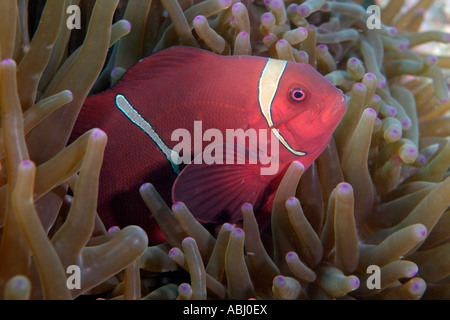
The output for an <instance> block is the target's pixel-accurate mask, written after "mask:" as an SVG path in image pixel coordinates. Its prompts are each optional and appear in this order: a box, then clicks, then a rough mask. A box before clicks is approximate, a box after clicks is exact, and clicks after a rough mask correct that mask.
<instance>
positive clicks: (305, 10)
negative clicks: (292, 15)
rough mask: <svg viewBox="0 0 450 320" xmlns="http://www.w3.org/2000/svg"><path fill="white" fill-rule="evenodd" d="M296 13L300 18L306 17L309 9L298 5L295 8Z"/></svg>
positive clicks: (309, 11)
mask: <svg viewBox="0 0 450 320" xmlns="http://www.w3.org/2000/svg"><path fill="white" fill-rule="evenodd" d="M297 13H298V14H299V15H301V16H302V17H306V16H308V15H309V14H310V13H311V9H310V8H309V7H308V6H307V5H304V4H302V5H299V6H298V8H297Z"/></svg>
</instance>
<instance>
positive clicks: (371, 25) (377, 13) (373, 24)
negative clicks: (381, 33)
mask: <svg viewBox="0 0 450 320" xmlns="http://www.w3.org/2000/svg"><path fill="white" fill-rule="evenodd" d="M366 13H367V14H369V17H368V18H367V20H366V25H367V28H368V29H369V30H372V29H381V9H380V7H379V6H376V5H372V6H368V7H367V10H366Z"/></svg>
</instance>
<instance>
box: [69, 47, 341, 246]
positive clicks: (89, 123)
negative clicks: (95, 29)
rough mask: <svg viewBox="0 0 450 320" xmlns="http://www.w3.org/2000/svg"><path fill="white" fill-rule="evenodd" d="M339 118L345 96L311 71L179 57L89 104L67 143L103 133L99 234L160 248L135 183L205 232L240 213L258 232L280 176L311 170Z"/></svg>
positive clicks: (170, 53)
mask: <svg viewBox="0 0 450 320" xmlns="http://www.w3.org/2000/svg"><path fill="white" fill-rule="evenodd" d="M345 110H346V99H345V96H344V94H343V93H342V91H341V90H339V89H337V88H336V87H334V86H333V85H332V84H331V83H330V82H329V81H328V80H326V79H325V78H324V77H323V76H322V75H321V74H320V73H318V72H317V71H316V70H315V69H314V68H313V67H312V66H310V65H309V64H306V63H294V62H288V61H285V60H278V59H271V58H265V57H257V56H221V55H217V54H214V53H212V52H209V51H205V50H202V49H197V48H191V47H182V46H176V47H171V48H168V49H165V50H162V51H159V52H157V53H154V54H152V55H151V56H149V57H147V58H144V59H143V60H141V61H139V62H138V63H137V64H136V65H134V66H133V67H131V68H130V69H129V70H128V71H127V72H126V73H125V74H124V75H123V77H122V78H121V79H120V80H119V81H118V82H117V83H116V84H115V85H114V86H113V87H111V88H109V89H107V90H106V91H104V92H101V93H99V94H95V95H91V96H89V97H88V98H87V99H86V101H85V103H84V105H83V107H82V108H81V111H80V114H79V116H78V118H77V121H76V123H75V126H74V129H73V132H72V135H71V138H70V141H73V140H75V139H76V138H77V137H79V136H80V135H81V134H83V133H84V132H86V131H87V130H90V129H92V128H100V129H101V130H103V131H104V132H106V134H107V135H108V144H107V146H106V149H105V155H104V161H103V166H102V169H101V173H100V190H99V198H98V211H99V215H100V217H101V218H102V221H103V222H104V224H105V226H106V227H110V226H120V227H124V226H126V225H130V224H134V225H138V226H141V227H142V228H143V229H144V230H146V231H147V233H148V235H149V242H150V243H153V244H157V243H161V242H163V241H165V238H164V235H163V234H162V232H161V231H160V230H159V228H158V226H157V224H156V221H155V220H154V219H153V218H152V216H151V214H149V210H148V208H147V207H146V205H145V203H144V201H143V200H142V198H141V197H140V193H139V188H140V187H141V186H142V185H143V184H144V183H147V182H150V183H152V184H153V185H154V186H155V188H156V190H158V192H159V193H160V194H161V196H162V197H163V199H164V200H165V201H166V202H167V203H168V204H169V205H171V203H172V202H176V201H183V202H184V203H185V204H186V205H187V207H188V208H189V209H190V211H191V212H192V213H193V215H194V216H195V217H196V218H197V220H199V221H200V222H203V223H213V224H219V223H224V222H230V223H236V222H239V221H240V220H241V219H242V218H241V211H240V210H241V206H242V205H243V204H244V203H251V204H252V205H253V207H254V209H255V212H257V218H258V217H259V221H262V223H267V222H268V221H269V220H268V218H267V213H268V212H270V210H271V205H272V202H271V201H273V195H274V193H275V191H276V188H277V186H278V184H279V182H280V177H281V176H282V175H283V174H284V172H285V171H286V169H287V167H288V166H289V164H290V163H291V162H293V161H299V162H301V163H302V164H303V166H304V167H305V169H306V168H308V167H309V166H310V165H311V163H312V162H313V161H314V160H315V159H316V158H317V157H318V156H319V155H320V153H321V152H322V151H323V149H324V148H325V147H326V146H327V144H328V142H329V141H330V139H331V135H332V133H333V131H334V129H335V128H336V127H337V125H338V124H339V122H340V120H341V118H342V117H343V115H344V113H345ZM233 130H234V131H233ZM230 132H231V133H230ZM233 134H234V136H233ZM229 137H231V138H230V139H231V141H230V139H227V138H229ZM255 137H256V139H259V140H255ZM263 151H264V152H263ZM239 154H240V156H239ZM252 155H253V158H252ZM247 158H248V159H247ZM245 159H247V160H245ZM250 159H253V160H254V161H253V162H250ZM220 160H223V161H220ZM232 160H236V161H232ZM239 160H241V161H240V162H239ZM263 160H264V161H263ZM264 168H265V169H266V173H264V171H263V169H264ZM267 208H268V210H267ZM265 209H266V210H265ZM269 216H270V214H269Z"/></svg>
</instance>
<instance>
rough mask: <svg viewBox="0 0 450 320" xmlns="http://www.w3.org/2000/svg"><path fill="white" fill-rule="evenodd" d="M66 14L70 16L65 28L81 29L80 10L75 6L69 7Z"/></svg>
mask: <svg viewBox="0 0 450 320" xmlns="http://www.w3.org/2000/svg"><path fill="white" fill-rule="evenodd" d="M66 13H67V14H69V15H70V16H69V17H68V18H67V20H66V26H67V28H68V29H70V30H73V29H81V9H80V7H79V6H77V5H71V6H68V7H67V10H66Z"/></svg>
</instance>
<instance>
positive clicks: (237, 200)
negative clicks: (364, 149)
mask: <svg viewBox="0 0 450 320" xmlns="http://www.w3.org/2000/svg"><path fill="white" fill-rule="evenodd" d="M235 150H236V148H235ZM240 150H241V151H242V152H235V153H234V156H232V155H230V153H227V152H224V155H223V162H222V163H212V164H207V163H205V162H204V161H198V160H199V159H198V158H196V159H194V160H193V161H192V162H191V163H190V164H188V165H187V166H186V167H185V168H184V169H183V170H182V171H181V173H180V174H179V175H178V177H177V179H176V180H175V183H174V185H173V188H172V200H173V201H174V202H176V201H181V202H184V203H185V204H186V206H187V207H188V208H189V210H190V211H191V212H192V214H193V215H194V216H195V218H197V220H199V221H200V222H203V223H214V224H221V223H225V222H229V223H236V222H239V221H241V220H242V213H241V207H242V205H243V204H245V203H250V204H252V205H253V207H254V209H255V212H256V210H258V209H259V208H261V207H262V206H263V205H264V204H265V203H266V201H267V199H268V196H269V194H270V181H271V177H268V176H264V175H261V172H260V168H261V166H260V165H259V164H258V163H256V164H254V163H253V162H250V161H249V160H248V159H249V156H250V154H251V152H250V151H248V150H247V149H245V148H241V149H240ZM244 155H245V156H246V157H245V158H246V159H247V160H246V161H245V162H244V163H242V160H243V159H242V156H244ZM198 157H200V155H199V156H198ZM233 157H234V160H235V161H234V162H233V163H231V159H232V158H233ZM238 159H240V162H239V163H238V162H237V160H238ZM196 160H197V161H196Z"/></svg>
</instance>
